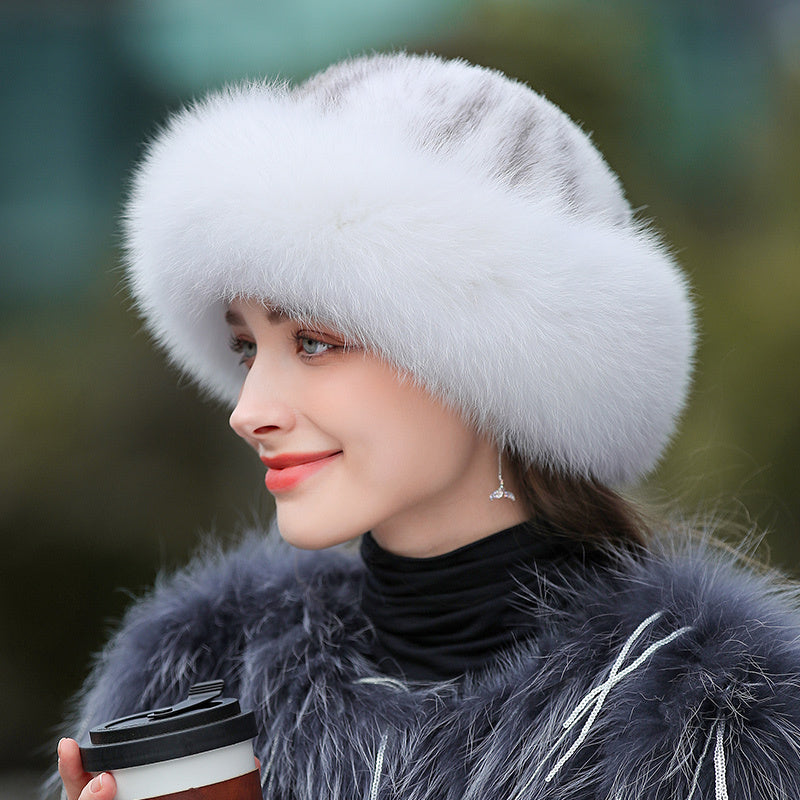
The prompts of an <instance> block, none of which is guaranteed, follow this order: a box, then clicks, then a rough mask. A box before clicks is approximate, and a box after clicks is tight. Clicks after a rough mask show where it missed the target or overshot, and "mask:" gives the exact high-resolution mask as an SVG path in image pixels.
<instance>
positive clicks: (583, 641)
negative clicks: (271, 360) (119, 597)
mask: <svg viewBox="0 0 800 800" xmlns="http://www.w3.org/2000/svg"><path fill="white" fill-rule="evenodd" d="M729 561H730V560H729V559H725V558H721V557H719V556H716V555H714V554H713V553H711V552H710V551H709V550H708V549H707V548H702V547H699V548H698V547H691V548H690V547H684V548H682V551H681V552H675V551H674V549H673V551H670V552H669V553H667V552H666V551H665V552H651V553H650V554H648V555H647V556H645V557H644V558H642V559H633V558H626V557H623V558H621V559H620V561H619V563H618V565H617V566H616V567H615V568H614V569H612V570H609V571H607V572H603V573H601V574H600V575H594V576H593V577H591V579H584V578H580V577H578V576H574V577H571V578H570V580H569V581H567V583H568V585H569V589H568V592H567V597H566V598H564V597H561V598H559V599H558V602H553V597H552V592H551V591H550V590H549V588H548V586H545V585H542V591H541V593H539V594H538V595H537V594H536V593H533V592H531V593H530V595H529V596H527V597H526V598H525V601H524V602H526V603H527V604H528V605H529V607H530V613H531V615H535V616H536V618H537V619H538V624H537V630H539V631H540V633H539V634H538V635H537V637H536V638H535V639H534V640H532V641H528V642H527V643H525V644H522V645H520V646H519V647H518V648H517V649H516V650H515V651H513V652H507V653H504V654H502V655H500V656H498V657H497V659H496V660H495V661H494V662H493V663H491V664H489V665H488V666H487V668H486V669H485V670H484V671H483V672H481V673H480V674H474V675H467V676H466V677H465V678H464V679H463V680H461V681H459V682H448V683H440V684H427V685H408V684H404V683H402V682H400V681H397V680H394V679H389V678H386V677H383V676H381V675H380V674H376V671H375V668H374V667H373V666H372V665H371V663H370V661H369V659H368V658H367V656H366V654H367V653H369V652H370V647H371V637H372V635H373V634H372V632H371V627H370V623H369V621H368V620H367V619H366V618H365V617H364V616H363V614H362V612H361V611H360V606H359V592H360V586H361V582H362V579H363V565H362V564H361V561H360V559H358V558H357V556H355V555H353V554H351V553H348V552H343V551H328V552H321V553H306V552H301V551H295V550H291V549H289V548H288V547H286V546H283V545H280V544H276V543H273V542H268V541H267V540H266V539H265V538H264V537H263V536H261V537H256V536H253V537H249V538H247V539H245V540H244V541H243V543H242V544H241V545H240V546H238V547H237V548H236V549H235V550H233V551H232V552H229V553H219V552H214V553H207V554H205V555H204V556H203V557H199V558H198V559H196V560H195V561H194V562H193V563H192V564H191V565H190V566H189V567H188V568H187V569H185V570H183V571H181V572H179V573H178V574H176V575H174V576H172V577H170V578H164V579H162V580H161V581H159V583H158V585H157V586H156V588H155V589H154V590H153V592H152V593H151V594H150V595H149V596H147V597H145V598H143V599H142V600H140V601H139V602H137V603H136V604H135V605H134V606H133V607H132V608H131V609H130V611H129V612H128V614H127V615H126V617H125V619H124V621H123V624H122V626H121V628H120V630H119V632H118V633H117V634H116V636H115V637H114V638H113V639H112V641H111V642H110V643H109V645H108V647H107V648H106V650H105V651H104V652H103V653H102V654H101V655H100V656H99V657H98V660H97V662H96V665H95V668H94V670H93V673H92V675H91V676H90V678H89V680H88V681H87V684H86V687H85V688H84V691H83V693H82V694H81V697H80V698H79V708H78V712H77V713H78V719H76V720H75V721H74V724H75V727H72V728H70V729H69V730H68V733H70V734H71V735H76V734H78V735H82V734H83V733H84V732H85V731H86V730H87V729H88V728H89V727H91V726H93V725H96V724H98V723H100V722H103V721H105V720H108V719H111V718H113V717H117V716H121V715H123V714H127V713H130V712H133V711H135V710H139V709H142V708H147V707H152V706H158V705H166V704H170V703H172V702H173V701H175V700H177V699H179V698H180V697H181V696H183V695H184V694H185V693H186V691H187V689H188V687H189V685H190V684H192V683H194V682H196V681H200V680H208V679H212V678H222V679H224V680H225V683H226V692H225V693H226V694H227V695H231V696H238V697H239V698H240V700H241V703H242V705H243V707H244V708H246V709H247V708H252V709H254V710H255V712H256V716H257V719H258V723H259V735H258V738H257V740H256V742H255V747H256V753H257V755H258V756H259V758H260V759H261V763H262V779H263V789H264V797H265V798H270V799H273V798H274V799H277V798H280V799H281V800H290V798H291V800H356V798H369V800H377V799H378V798H397V800H456V798H458V799H459V800H523V798H524V799H525V800H545V799H547V800H549V799H550V798H553V799H555V798H558V800H573V799H574V800H634V799H635V800H656V798H658V799H659V800H701V798H703V799H704V800H705V799H706V798H709V799H710V798H716V800H725V798H730V800H766V799H767V798H770V799H771V800H772V799H776V800H777V798H800V616H798V613H797V611H796V603H795V600H794V597H793V595H792V593H791V591H790V590H789V589H787V588H786V587H785V586H784V587H781V586H780V585H779V584H777V583H775V582H774V581H772V580H771V579H769V578H767V577H761V576H756V575H754V574H751V573H749V572H746V571H742V570H740V569H739V568H737V567H736V566H734V565H732V564H731V563H728V562H729ZM532 568H534V569H535V565H532Z"/></svg>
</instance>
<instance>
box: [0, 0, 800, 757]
mask: <svg viewBox="0 0 800 800" xmlns="http://www.w3.org/2000/svg"><path fill="white" fill-rule="evenodd" d="M780 5H781V4H776V6H780ZM783 6H785V7H786V8H788V9H792V8H795V7H796V4H795V3H789V2H787V3H784V4H783ZM758 8H759V7H758V5H757V4H756V2H755V0H754V2H753V3H752V4H748V3H746V2H744V0H740V2H737V3H734V4H730V5H728V6H726V5H725V4H717V3H714V2H712V1H711V0H708V1H707V2H706V1H705V0H704V1H703V2H699V1H698V2H694V3H689V2H685V3H684V2H674V3H668V2H666V0H664V2H652V3H649V2H648V3H644V2H633V0H627V1H625V0H622V1H621V2H606V3H597V2H586V0H572V1H571V2H569V1H568V0H563V2H534V1H533V0H482V1H481V2H470V3H464V4H463V5H462V7H461V9H460V11H459V13H455V12H454V15H453V21H452V24H451V27H450V31H449V32H448V33H447V34H446V35H444V34H441V33H436V34H435V35H433V34H430V35H429V36H428V37H427V38H426V37H425V36H423V35H421V34H420V35H419V36H417V37H416V38H414V39H413V40H406V41H405V42H403V41H397V40H393V41H394V43H395V44H404V43H405V44H406V45H407V46H408V47H409V49H414V50H418V51H426V50H430V51H434V52H438V53H441V54H443V55H450V56H459V57H464V58H466V59H468V60H470V61H473V62H476V63H482V64H485V65H487V66H492V67H496V68H498V69H501V70H504V71H505V72H507V73H508V74H510V75H512V76H514V77H517V78H518V79H520V80H523V81H525V82H527V83H529V84H530V85H531V86H533V87H534V88H535V89H537V90H539V91H542V92H544V94H546V95H547V96H548V97H549V98H550V99H551V100H553V101H554V102H555V103H557V104H558V105H560V106H561V107H562V108H564V110H565V111H567V112H568V113H569V114H570V115H571V116H572V117H573V118H574V119H575V120H576V121H578V122H579V123H580V124H581V125H582V126H583V127H584V129H585V130H587V131H592V132H593V138H594V140H595V141H596V143H597V144H598V146H599V148H600V149H601V151H602V152H603V153H604V154H605V155H606V157H607V160H608V161H609V163H610V164H611V165H612V167H613V168H614V169H615V170H616V171H617V172H618V173H619V175H620V177H621V179H622V183H623V185H624V186H625V187H626V191H627V194H628V197H629V199H630V200H631V203H632V205H633V206H634V207H637V208H640V209H641V216H642V217H643V218H645V219H651V220H653V224H654V225H655V226H656V228H657V230H659V231H660V232H661V233H662V234H663V236H664V238H665V239H666V240H667V241H668V242H669V243H670V244H671V246H672V247H673V248H674V250H675V251H676V253H677V254H678V256H679V258H680V260H681V262H682V263H683V265H684V267H685V269H686V271H687V274H688V275H689V278H690V281H691V284H692V286H693V289H694V292H695V295H696V298H697V305H698V316H699V323H700V348H699V352H698V357H697V372H696V381H695V385H694V390H693V393H692V397H691V399H690V403H689V406H688V409H687V413H686V415H685V418H684V420H683V423H682V425H681V428H680V431H679V433H678V435H677V436H676V439H675V442H674V444H673V446H672V448H671V449H670V451H669V453H668V455H667V457H666V458H665V461H664V463H663V465H662V467H661V468H660V469H659V471H658V472H657V474H656V475H655V476H653V478H652V480H651V481H650V482H649V483H648V485H647V486H646V487H644V490H643V495H644V496H645V497H648V498H652V499H655V501H657V502H658V503H661V502H664V499H665V498H677V501H678V504H679V505H680V506H681V507H683V508H685V509H687V510H688V511H689V512H690V513H691V512H692V510H693V509H696V508H699V509H700V510H701V512H703V513H708V514H713V515H716V516H720V517H723V518H726V519H733V520H734V521H735V522H737V523H739V524H740V525H741V526H742V527H743V528H747V527H748V526H749V525H750V524H751V521H752V520H755V521H758V523H760V525H761V526H762V527H767V528H769V535H768V538H767V544H768V545H769V548H770V549H771V551H772V555H773V561H775V562H776V563H777V564H779V565H781V566H783V567H784V568H786V569H788V570H790V571H794V572H795V574H800V570H798V568H797V565H798V564H800V543H799V542H798V541H797V537H796V535H795V531H796V530H797V527H798V521H799V520H800V478H798V470H797V469H796V467H795V465H794V463H793V461H794V454H795V453H796V452H797V451H798V449H799V448H800V413H799V412H798V399H797V398H798V395H800V376H798V363H799V362H800V359H798V354H799V353H800V314H798V313H797V307H798V300H800V270H798V255H800V253H799V249H800V248H799V243H800V236H798V219H800V185H799V183H798V181H797V175H799V174H800V148H798V147H797V142H798V141H800V58H797V57H796V55H795V54H794V49H793V48H794V47H795V46H796V45H798V39H797V30H798V29H799V28H800V26H795V28H794V31H795V32H794V34H791V30H789V29H790V27H791V26H787V25H781V24H779V21H780V20H781V19H783V20H789V21H791V19H794V18H793V17H792V16H791V15H789V14H787V15H786V16H785V17H780V18H777V17H775V16H772V17H768V16H767V14H766V11H763V13H759V11H758ZM765 8H766V7H765ZM770 8H772V6H770ZM753 9H755V10H753ZM796 16H797V19H798V20H800V15H796ZM776 19H778V21H776ZM117 21H118V20H117ZM71 24H72V23H71ZM94 24H95V23H93V25H94ZM93 30H94V32H95V34H96V35H97V36H98V37H100V39H101V40H102V41H107V40H108V39H109V37H110V33H109V32H108V31H107V30H105V29H104V28H103V25H99V26H96V27H95V28H93ZM787 30H789V33H787ZM84 33H85V31H84ZM134 34H135V32H134V33H133V34H131V33H130V32H129V35H134ZM793 37H794V38H793ZM388 38H389V39H391V37H388ZM80 41H83V40H80ZM115 41H116V40H115ZM101 49H103V52H105V54H106V57H107V59H108V61H107V62H106V61H104V62H102V63H103V64H106V63H107V64H111V65H112V66H111V67H109V68H108V70H109V71H110V72H113V74H114V75H115V77H114V80H113V81H111V83H110V84H109V85H106V86H105V88H104V90H103V91H104V97H106V99H108V98H110V97H112V95H113V96H114V97H115V100H114V102H112V103H110V105H108V106H99V107H98V108H93V109H90V111H91V113H93V114H100V115H101V116H102V115H103V114H108V115H110V116H113V117H114V119H115V120H116V121H117V124H116V125H111V124H110V123H108V122H107V121H106V122H104V125H106V127H107V131H108V132H110V133H109V135H110V136H111V137H112V139H107V140H105V144H106V145H108V149H98V150H96V151H94V152H96V154H97V158H96V160H95V161H92V159H91V153H89V154H88V156H87V153H86V152H83V154H82V156H81V158H84V159H85V158H87V157H88V158H89V161H92V169H91V171H92V173H93V174H95V175H96V174H98V173H101V172H102V171H103V168H105V169H111V171H112V173H113V175H112V177H113V181H114V184H115V185H117V186H118V189H117V192H118V193H119V192H120V191H121V190H122V187H123V184H124V180H123V176H122V172H121V170H120V169H116V168H114V165H117V164H118V163H119V162H120V161H124V160H127V161H130V160H131V159H132V158H133V157H134V154H135V151H136V147H135V144H134V142H135V141H138V140H139V139H141V138H142V136H143V134H144V132H145V131H147V130H152V128H153V126H154V124H155V123H156V122H157V121H158V119H160V118H161V117H162V116H163V113H164V111H165V110H166V108H167V107H168V106H170V105H174V103H175V101H176V97H175V94H176V92H177V89H176V88H175V86H174V85H172V84H171V83H170V81H168V80H167V79H166V78H165V87H158V86H157V85H156V82H155V79H154V78H153V77H152V76H150V77H149V78H145V77H143V76H142V75H141V74H137V73H135V72H133V71H131V70H132V67H131V65H130V64H128V65H127V66H126V65H125V64H124V63H122V62H121V61H120V59H121V58H122V57H123V56H121V55H120V54H119V53H117V52H116V50H114V49H113V48H110V47H107V46H106V47H105V48H101ZM112 50H114V52H111V51H112ZM90 71H91V70H90ZM98 71H99V70H98V68H97V67H95V72H98ZM298 71H301V70H300V68H299V67H298ZM109 74H110V73H109ZM101 77H105V78H108V74H104V75H98V74H94V76H93V81H94V82H95V83H97V82H98V80H100V78H101ZM109 80H110V79H109ZM115 87H116V88H115ZM71 89H72V90H74V89H75V87H71ZM112 89H115V91H117V92H119V93H121V94H120V95H119V96H116V95H114V92H113V91H112ZM6 90H7V91H11V90H10V89H8V87H6ZM59 91H61V90H59ZM189 94H190V91H189V90H187V92H186V97H187V98H188V96H189ZM73 95H74V96H80V91H77V92H75V91H73ZM67 105H68V104H67ZM59 108H60V109H61V111H64V113H66V111H65V109H66V105H65V106H64V107H61V106H59ZM118 115H121V117H120V116H118ZM120 119H121V120H123V122H124V124H121V125H120V123H119V120H120ZM114 141H119V142H121V143H122V145H121V147H122V149H116V150H115V149H114V148H113V146H112V145H113V142H114ZM70 152H71V151H69V150H65V152H64V154H63V157H64V158H65V159H66V160H67V161H70V165H69V166H70V168H74V167H75V164H74V162H73V161H72V160H71V158H70V157H69V153H70ZM51 156H52V154H50V155H49V156H48V159H49V160H48V161H47V162H46V163H47V164H57V162H58V158H55V159H53V158H52V157H51ZM34 161H35V153H34V154H33V155H32V156H31V163H34ZM0 163H1V162H0ZM36 178H37V181H38V182H40V183H41V182H42V181H44V180H45V178H46V176H45V174H44V173H43V172H42V173H37V176H36ZM42 185H44V184H42ZM55 185H56V186H60V184H58V183H57V182H56V184H55ZM39 188H41V186H40V187H39ZM66 196H67V194H66V193H65V192H64V191H62V190H61V189H59V192H58V202H59V203H61V204H62V206H61V207H63V208H69V207H70V206H69V203H67V204H66V205H64V203H65V200H64V198H65V197H66ZM3 197H6V198H7V195H3V196H0V199H2V198H3ZM12 199H13V198H12ZM116 202H117V201H116V200H115V201H114V203H113V204H109V207H108V208H107V209H106V213H107V214H108V216H109V218H110V217H111V216H112V215H113V213H114V208H113V206H114V204H115V203H116ZM12 206H14V203H13V202H11V201H8V202H7V203H6V205H5V206H4V208H11V207H12ZM93 213H94V212H93ZM98 213H99V212H98ZM41 219H42V225H41V229H40V230H38V231H35V233H36V235H37V236H38V237H40V238H41V242H38V245H39V246H41V252H45V250H47V251H48V252H50V253H53V252H55V253H56V255H57V256H58V255H59V245H58V241H59V240H58V238H57V236H56V233H57V231H51V230H50V229H49V228H48V222H47V220H48V219H50V217H48V210H47V208H45V207H44V206H43V208H42V217H41ZM109 224H110V223H109ZM9 230H10V228H9ZM105 235H106V236H107V237H108V238H110V234H108V233H106V234H105ZM14 241H17V240H14ZM104 246H105V248H106V251H105V252H102V253H101V254H100V255H99V256H97V257H95V258H94V260H93V261H92V262H91V264H86V265H84V266H85V267H86V270H85V275H84V277H82V278H81V280H80V281H77V282H76V285H72V283H70V281H61V282H59V283H58V284H57V285H58V289H57V290H56V291H55V292H52V293H51V294H49V295H40V296H38V299H36V301H35V302H27V301H26V302H24V303H23V302H21V301H20V302H17V301H15V300H14V298H13V296H12V295H10V294H8V293H6V294H5V295H4V296H3V297H2V299H0V307H2V308H3V311H4V318H3V321H2V325H0V358H2V364H3V369H2V371H1V372H0V407H1V408H2V410H3V413H2V415H0V448H1V449H0V452H2V453H3V454H4V458H3V459H2V460H0V531H1V533H0V535H1V536H2V543H3V548H4V555H5V558H4V559H3V560H2V562H0V563H2V564H3V566H2V570H3V574H2V575H0V636H2V641H3V647H2V648H0V678H2V679H3V680H2V681H0V707H2V708H3V709H4V712H5V713H4V718H5V721H6V725H5V726H4V727H3V729H2V732H1V733H0V762H3V761H5V763H7V764H9V765H13V766H17V767H18V766H20V764H21V763H22V762H29V763H34V764H36V765H43V764H44V763H45V761H46V759H45V757H44V756H42V755H38V756H35V755H34V750H35V748H36V747H37V746H38V745H43V744H44V743H46V741H47V736H48V733H47V729H48V726H54V725H56V724H57V722H58V721H59V720H60V718H61V716H62V713H63V710H64V702H65V698H66V697H68V696H69V695H70V694H71V693H72V692H73V691H74V690H75V689H76V688H77V687H78V686H79V685H80V683H81V681H82V679H83V677H84V675H85V672H86V668H87V665H88V662H89V654H90V653H91V652H92V651H93V650H95V649H96V648H98V647H99V646H101V644H102V642H103V641H104V640H105V639H106V637H107V633H108V630H109V627H110V626H111V624H112V621H113V620H114V619H117V618H118V617H119V615H120V614H121V613H122V610H123V609H124V607H125V606H126V605H127V604H128V602H129V598H130V593H139V592H141V591H143V590H144V588H145V587H147V586H148V585H149V584H151V583H152V581H153V579H154V577H155V574H156V572H157V570H158V569H160V568H171V567H174V566H176V565H178V564H180V563H182V562H183V561H184V560H185V558H186V557H187V554H188V553H189V552H190V551H191V549H193V548H194V547H195V546H196V545H197V542H198V539H199V537H200V536H201V535H202V532H209V531H213V532H215V534H216V535H218V536H222V537H223V538H226V537H229V536H234V535H235V533H236V531H237V530H239V529H241V528H242V527H244V526H246V525H248V524H249V523H250V521H251V520H252V519H254V518H261V519H266V518H268V516H269V513H270V508H271V507H270V504H269V500H268V497H267V495H266V493H265V492H264V489H263V484H262V482H261V472H260V469H259V467H258V464H257V462H256V461H255V459H254V456H252V454H250V453H248V452H247V449H246V448H245V447H244V445H242V444H241V443H239V442H237V441H235V437H234V436H233V435H232V434H231V433H230V431H228V430H227V424H226V415H225V412H224V411H223V410H221V409H219V408H215V407H213V406H211V405H209V404H204V403H201V402H198V400H197V397H196V393H195V391H194V390H193V388H192V387H191V386H187V385H184V384H182V383H181V382H180V381H178V380H176V374H175V373H174V371H173V370H171V369H170V368H169V367H168V366H166V365H165V364H164V363H163V360H162V359H161V356H160V355H159V354H157V353H155V352H153V351H152V349H151V347H150V344H149V342H148V340H147V337H146V335H145V334H143V333H142V332H141V331H140V329H139V323H138V322H137V321H136V319H135V317H134V315H133V314H132V313H131V312H130V309H129V308H128V305H129V301H128V299H127V296H126V294H125V291H124V289H123V288H121V287H120V283H119V273H118V272H117V271H116V269H115V265H116V262H117V255H116V254H115V253H113V252H110V251H109V248H108V247H107V246H106V245H105V244H104ZM62 250H63V251H64V252H63V259H64V263H68V261H69V259H70V258H71V257H73V256H74V252H73V251H70V252H67V251H66V250H64V248H63V246H62ZM37 252H38V251H37ZM92 252H96V251H92V249H91V248H88V249H86V248H82V249H80V254H81V257H83V258H86V257H87V253H92ZM12 255H13V254H12V253H11V252H10V251H9V249H8V248H5V249H4V251H0V257H2V258H3V259H4V265H3V270H4V271H7V270H13V269H14V268H15V265H14V264H13V263H11V261H10V258H11V256H12ZM28 257H29V256H28ZM19 263H20V264H23V267H21V268H20V269H32V268H33V267H31V263H33V262H26V261H25V259H24V258H23V259H22V261H20V262H19ZM18 268H19V267H18ZM18 277H19V276H18ZM22 277H24V276H22ZM19 279H20V280H22V278H19ZM15 280H16V279H15ZM45 284H46V281H45ZM66 284H69V290H68V291H67V290H64V289H63V286H64V285H66ZM6 285H11V284H8V283H7V284H6ZM734 535H735V534H734Z"/></svg>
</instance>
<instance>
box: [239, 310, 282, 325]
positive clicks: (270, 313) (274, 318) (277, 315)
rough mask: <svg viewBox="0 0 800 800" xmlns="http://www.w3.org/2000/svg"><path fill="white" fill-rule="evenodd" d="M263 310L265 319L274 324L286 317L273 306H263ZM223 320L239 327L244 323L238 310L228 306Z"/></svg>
mask: <svg viewBox="0 0 800 800" xmlns="http://www.w3.org/2000/svg"><path fill="white" fill-rule="evenodd" d="M264 311H265V312H266V315H267V319H268V320H269V321H270V322H271V323H272V324H273V325H274V324H276V323H278V322H283V320H285V319H286V318H287V316H286V314H284V313H283V311H278V310H276V309H274V308H269V307H265V308H264ZM225 322H227V323H228V325H234V326H236V325H238V326H239V327H243V326H244V325H245V324H246V323H245V321H244V318H243V317H242V315H241V314H239V312H238V311H232V310H231V309H230V308H229V309H228V310H227V311H226V312H225Z"/></svg>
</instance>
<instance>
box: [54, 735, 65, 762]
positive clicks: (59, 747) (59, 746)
mask: <svg viewBox="0 0 800 800" xmlns="http://www.w3.org/2000/svg"><path fill="white" fill-rule="evenodd" d="M63 741H64V740H63V739H59V740H58V747H56V752H57V753H58V757H59V758H61V743H62V742H63Z"/></svg>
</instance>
